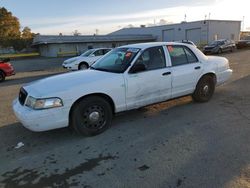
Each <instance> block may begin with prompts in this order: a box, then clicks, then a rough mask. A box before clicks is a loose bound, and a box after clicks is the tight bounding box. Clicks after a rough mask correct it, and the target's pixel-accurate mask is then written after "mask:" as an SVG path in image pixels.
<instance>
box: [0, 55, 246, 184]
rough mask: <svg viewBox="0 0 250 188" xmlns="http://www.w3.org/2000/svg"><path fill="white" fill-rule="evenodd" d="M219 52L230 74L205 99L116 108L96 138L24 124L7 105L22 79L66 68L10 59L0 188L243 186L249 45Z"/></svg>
mask: <svg viewBox="0 0 250 188" xmlns="http://www.w3.org/2000/svg"><path fill="white" fill-rule="evenodd" d="M222 56H224V57H227V58H228V59H229V60H230V66H231V68H232V69H233V70H234V73H233V76H232V78H231V80H230V81H229V82H228V83H227V84H225V85H223V86H220V87H218V88H216V92H215V94H214V96H213V98H212V100H211V101H209V102H208V103H202V104H199V103H194V102H193V101H192V99H191V97H183V98H180V99H177V100H173V101H168V102H164V103H160V104H156V105H152V106H149V107H145V108H142V109H139V110H133V111H130V112H127V113H122V114H119V115H117V116H116V117H115V118H114V120H113V126H112V127H111V128H110V129H109V130H107V131H106V132H104V133H103V134H101V135H98V136H95V137H82V136H79V135H76V134H74V133H72V132H71V131H69V130H68V129H67V128H65V129H59V130H54V131H48V132H43V133H34V132H31V131H29V130H26V129H25V128H24V127H23V126H22V125H21V124H20V123H19V122H18V121H17V119H16V118H15V116H14V114H13V112H12V109H11V103H12V100H13V99H14V98H15V97H17V95H18V91H19V89H20V87H21V85H23V84H25V83H27V82H31V81H34V80H37V79H40V78H43V77H47V76H50V75H54V74H59V73H63V72H65V70H63V69H62V68H61V67H60V66H61V63H62V61H63V59H54V58H53V59H50V58H49V59H43V58H38V59H27V60H18V61H14V62H13V65H14V66H15V68H16V70H17V74H16V75H15V76H13V77H10V78H7V80H6V81H5V82H4V83H1V84H0V140H1V142H0V187H17V186H18V187H24V188H26V187H36V188H37V187H88V188H90V187H93V188H94V187H108V188H109V187H126V188H127V187H145V188H147V187H150V188H151V187H162V188H166V187H167V188H173V187H192V188H193V187H207V188H211V187H213V188H217V187H218V188H219V187H227V188H233V187H239V188H242V187H243V188H244V187H250V145H249V143H250V136H249V135H250V84H249V83H250V58H249V57H250V50H242V51H237V52H234V53H228V54H222ZM62 84H63V83H62ZM51 121H53V120H51ZM18 143H19V144H20V143H22V144H24V145H23V146H22V147H20V148H18V149H16V148H15V146H17V144H18Z"/></svg>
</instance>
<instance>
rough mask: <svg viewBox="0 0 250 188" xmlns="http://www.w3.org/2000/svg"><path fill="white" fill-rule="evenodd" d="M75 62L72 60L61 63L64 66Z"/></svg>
mask: <svg viewBox="0 0 250 188" xmlns="http://www.w3.org/2000/svg"><path fill="white" fill-rule="evenodd" d="M74 61H75V60H74V59H73V60H66V61H64V62H63V63H64V64H70V63H73V62H74Z"/></svg>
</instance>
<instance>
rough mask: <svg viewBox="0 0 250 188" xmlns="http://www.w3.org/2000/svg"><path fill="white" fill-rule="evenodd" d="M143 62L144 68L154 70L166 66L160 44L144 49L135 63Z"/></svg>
mask: <svg viewBox="0 0 250 188" xmlns="http://www.w3.org/2000/svg"><path fill="white" fill-rule="evenodd" d="M139 63H143V64H144V65H145V67H146V70H155V69H160V68H164V67H166V61H165V54H164V51H163V48H162V46H158V47H152V48H148V49H146V50H145V51H144V52H143V53H142V54H141V56H140V57H139V58H138V59H137V61H136V62H135V64H139Z"/></svg>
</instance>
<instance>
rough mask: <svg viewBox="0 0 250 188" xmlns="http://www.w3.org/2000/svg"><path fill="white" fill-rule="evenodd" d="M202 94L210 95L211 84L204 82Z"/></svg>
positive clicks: (204, 95)
mask: <svg viewBox="0 0 250 188" xmlns="http://www.w3.org/2000/svg"><path fill="white" fill-rule="evenodd" d="M201 95H202V96H203V97H208V96H209V95H210V87H209V84H204V85H203V86H202V89H201Z"/></svg>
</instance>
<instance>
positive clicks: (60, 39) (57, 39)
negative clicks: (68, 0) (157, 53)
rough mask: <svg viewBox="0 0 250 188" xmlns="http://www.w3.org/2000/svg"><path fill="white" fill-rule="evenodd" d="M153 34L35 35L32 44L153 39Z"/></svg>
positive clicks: (154, 38)
mask: <svg viewBox="0 0 250 188" xmlns="http://www.w3.org/2000/svg"><path fill="white" fill-rule="evenodd" d="M155 40H156V37H154V36H153V35H115V36H113V35H112V36H111V35H79V36H72V35H37V36H36V37H35V38H34V40H33V45H41V44H61V43H97V42H122V41H127V42H129V41H155Z"/></svg>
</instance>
